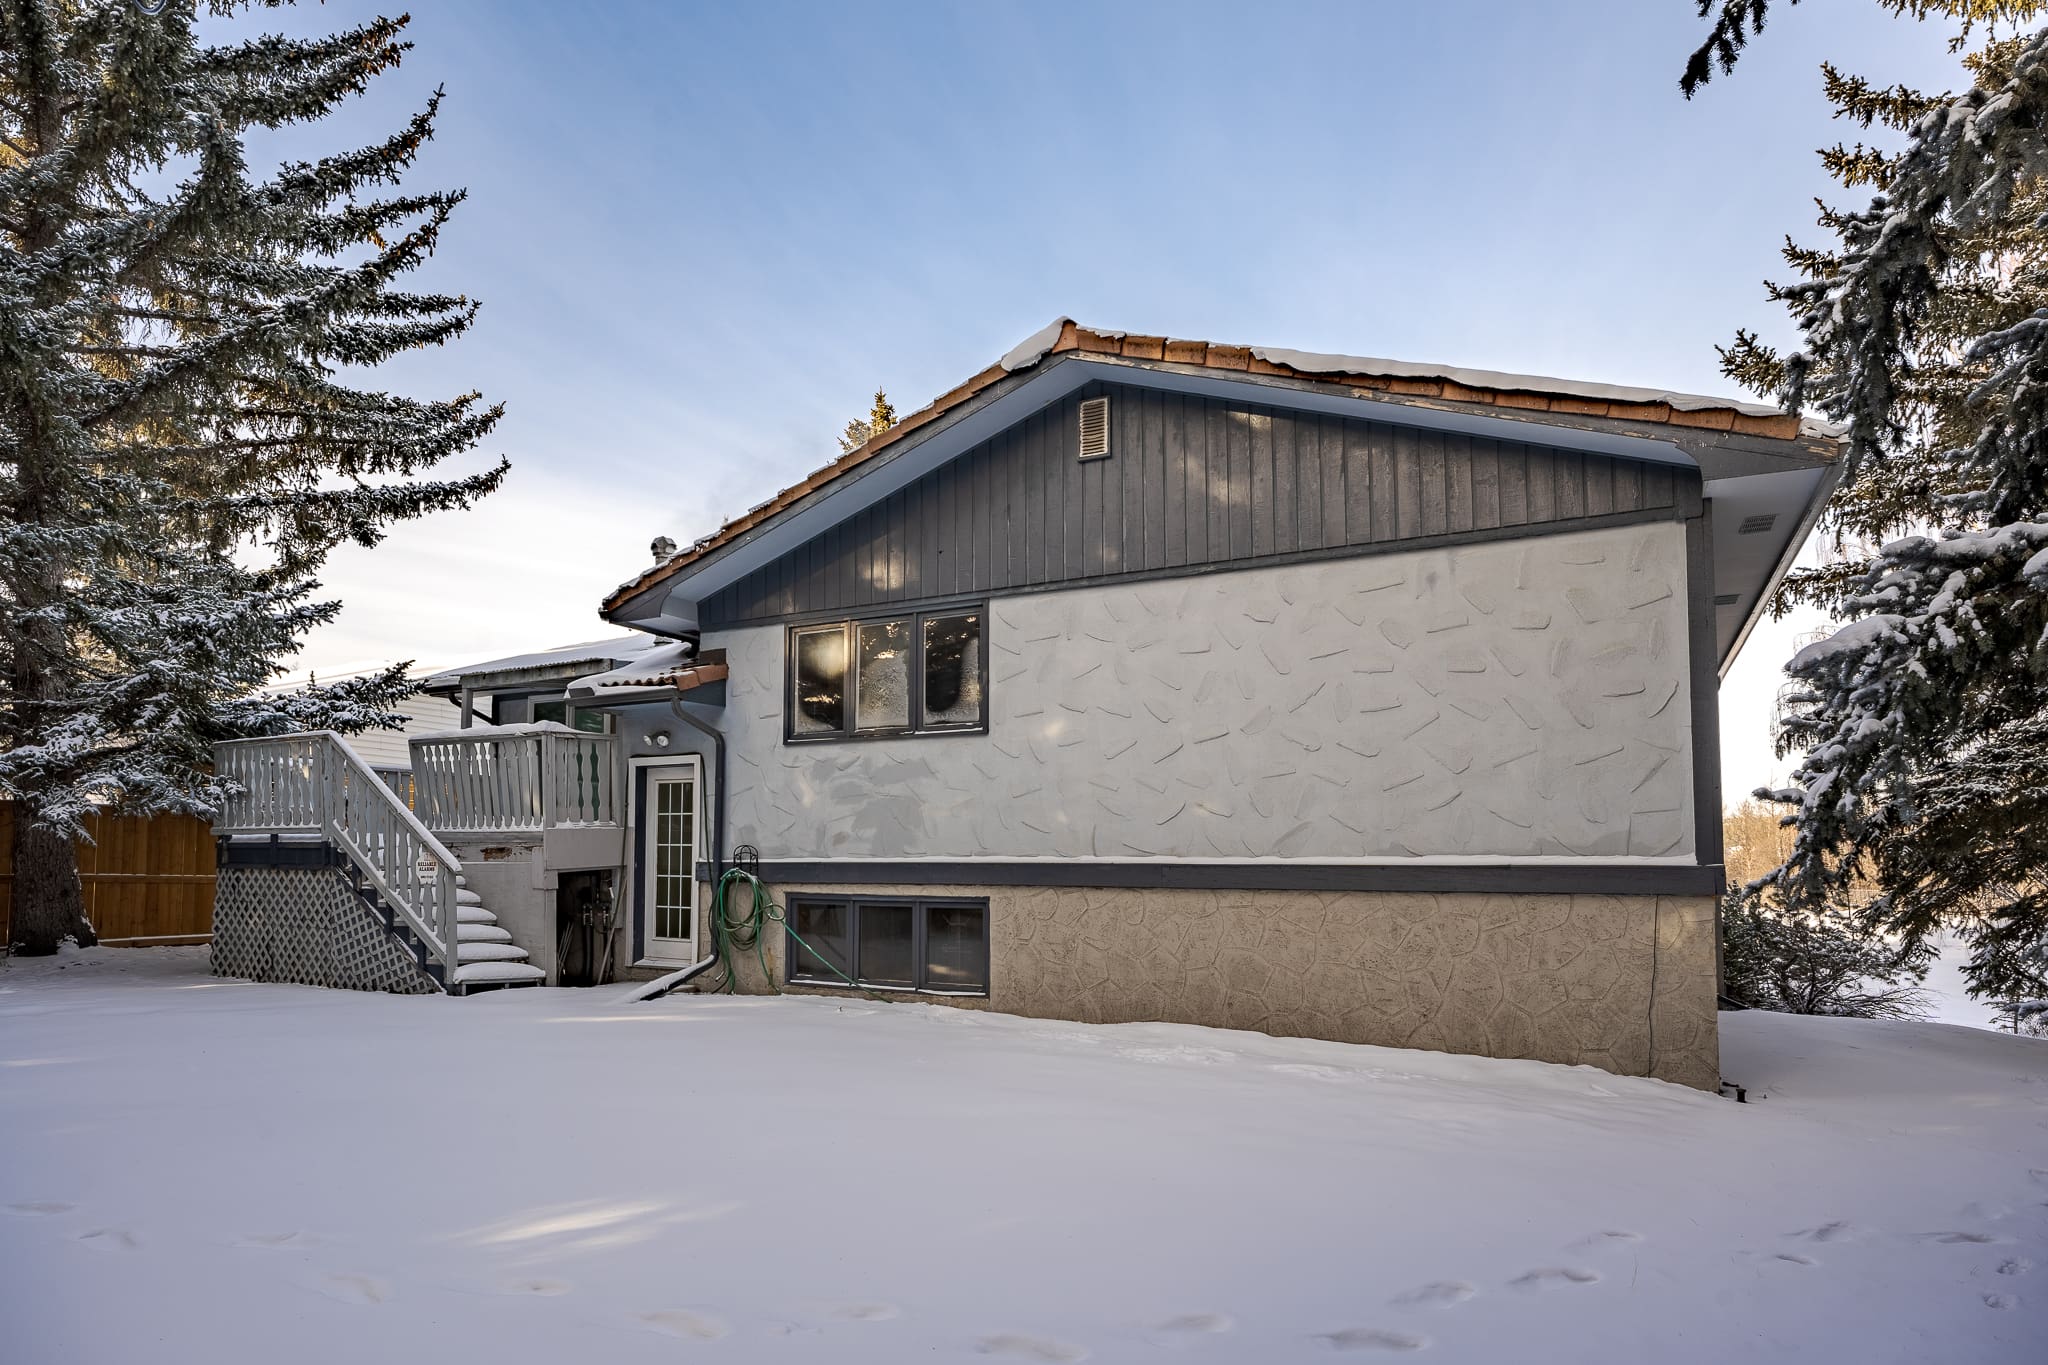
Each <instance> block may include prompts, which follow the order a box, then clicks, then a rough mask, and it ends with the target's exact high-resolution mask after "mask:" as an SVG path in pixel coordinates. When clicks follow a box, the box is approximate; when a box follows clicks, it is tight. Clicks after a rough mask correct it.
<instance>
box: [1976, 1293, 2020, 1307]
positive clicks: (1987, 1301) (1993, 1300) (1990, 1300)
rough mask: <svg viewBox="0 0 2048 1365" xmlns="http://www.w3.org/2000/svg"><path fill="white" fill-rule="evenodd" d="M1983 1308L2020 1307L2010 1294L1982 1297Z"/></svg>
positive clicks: (2018, 1302)
mask: <svg viewBox="0 0 2048 1365" xmlns="http://www.w3.org/2000/svg"><path fill="white" fill-rule="evenodd" d="M1984 1306H1985V1307H1986V1308H2017V1307H2019V1306H2020V1301H2019V1300H2018V1299H2016V1298H2014V1297H2013V1296H2012V1295H2010V1294H1986V1295H1985V1296H1984Z"/></svg>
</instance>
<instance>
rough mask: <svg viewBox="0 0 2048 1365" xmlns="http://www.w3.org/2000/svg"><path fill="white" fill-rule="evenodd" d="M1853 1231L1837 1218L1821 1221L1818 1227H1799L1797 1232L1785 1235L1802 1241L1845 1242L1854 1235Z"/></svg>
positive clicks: (1854, 1230)
mask: <svg viewBox="0 0 2048 1365" xmlns="http://www.w3.org/2000/svg"><path fill="white" fill-rule="evenodd" d="M1855 1232H1856V1229H1855V1228H1854V1227H1853V1226H1851V1225H1850V1224H1849V1223H1847V1222H1846V1221H1843V1220H1841V1219H1837V1220H1836V1221H1834V1222H1832V1223H1822V1224H1821V1225H1820V1226H1819V1227H1813V1228H1801V1229H1799V1231H1797V1232H1788V1233H1786V1234H1785V1235H1786V1236H1787V1237H1797V1238H1798V1239H1799V1240H1800V1241H1802V1242H1845V1241H1847V1240H1848V1239H1849V1238H1850V1237H1852V1236H1854V1235H1855Z"/></svg>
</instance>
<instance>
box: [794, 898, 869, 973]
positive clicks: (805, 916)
mask: <svg viewBox="0 0 2048 1365" xmlns="http://www.w3.org/2000/svg"><path fill="white" fill-rule="evenodd" d="M794 913H795V917H796V925H795V928H796V933H797V938H800V939H802V940H803V943H798V942H796V941H795V940H791V942H790V945H789V949H790V969H789V974H790V975H791V976H793V977H807V978H810V979H812V980H824V981H837V980H838V979H839V977H838V976H837V975H835V974H834V973H833V971H832V967H837V968H838V969H839V970H840V971H842V972H845V973H846V974H847V975H848V976H852V975H853V933H852V925H851V924H850V922H849V921H850V918H851V916H850V915H849V913H848V909H847V907H846V906H845V905H844V904H842V903H840V902H837V901H799V902H798V903H797V905H796V909H795V912H794ZM804 944H809V945H810V946H809V948H806V947H805V946H804ZM826 963H830V964H832V965H831V967H828V966H827V965H826Z"/></svg>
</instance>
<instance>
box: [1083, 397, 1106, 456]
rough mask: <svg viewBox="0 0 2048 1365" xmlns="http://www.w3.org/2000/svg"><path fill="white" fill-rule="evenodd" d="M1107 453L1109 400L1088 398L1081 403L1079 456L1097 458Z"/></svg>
mask: <svg viewBox="0 0 2048 1365" xmlns="http://www.w3.org/2000/svg"><path fill="white" fill-rule="evenodd" d="M1107 454H1109V400H1108V399H1107V398H1090V399H1086V400H1085V401H1083V402H1082V404H1081V458H1082V459H1084V460H1099V459H1101V458H1102V457H1103V456H1105V455H1107Z"/></svg>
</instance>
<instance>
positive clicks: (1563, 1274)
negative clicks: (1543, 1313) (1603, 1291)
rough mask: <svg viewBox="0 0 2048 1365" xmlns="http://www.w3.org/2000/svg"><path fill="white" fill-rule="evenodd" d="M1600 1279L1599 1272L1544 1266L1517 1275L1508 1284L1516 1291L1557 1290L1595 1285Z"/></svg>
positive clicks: (1570, 1267)
mask: <svg viewBox="0 0 2048 1365" xmlns="http://www.w3.org/2000/svg"><path fill="white" fill-rule="evenodd" d="M1599 1279H1600V1275H1599V1272H1597V1271H1592V1270H1581V1269H1579V1268H1578V1267H1577V1266H1557V1265H1552V1266H1543V1267H1540V1268H1538V1269H1536V1270H1532V1271H1529V1272H1528V1273H1527V1274H1525V1275H1517V1276H1515V1278H1514V1279H1512V1280H1509V1281H1508V1283H1509V1284H1510V1285H1512V1286H1514V1287H1515V1288H1516V1289H1529V1290H1535V1289H1555V1288H1557V1287H1558V1286H1560V1285H1567V1284H1594V1283H1597V1282H1598V1281H1599Z"/></svg>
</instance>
